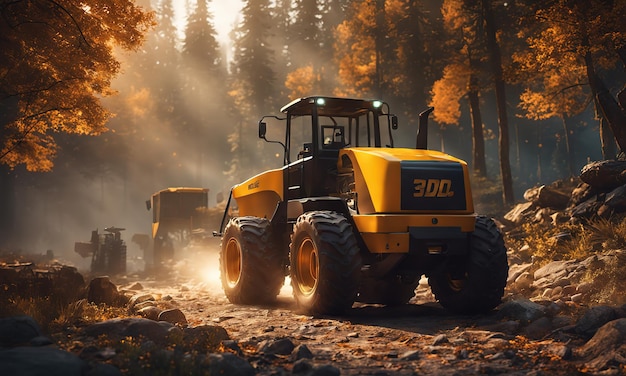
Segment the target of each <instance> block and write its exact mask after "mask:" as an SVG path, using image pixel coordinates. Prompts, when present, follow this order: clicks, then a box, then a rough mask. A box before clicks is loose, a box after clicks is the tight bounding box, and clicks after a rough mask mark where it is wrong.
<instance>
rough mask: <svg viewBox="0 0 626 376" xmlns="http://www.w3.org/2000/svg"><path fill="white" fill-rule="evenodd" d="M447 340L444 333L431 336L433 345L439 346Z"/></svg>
mask: <svg viewBox="0 0 626 376" xmlns="http://www.w3.org/2000/svg"><path fill="white" fill-rule="evenodd" d="M448 342H449V341H448V337H446V335H445V334H439V335H437V336H436V337H435V338H433V346H439V345H442V344H444V343H448Z"/></svg>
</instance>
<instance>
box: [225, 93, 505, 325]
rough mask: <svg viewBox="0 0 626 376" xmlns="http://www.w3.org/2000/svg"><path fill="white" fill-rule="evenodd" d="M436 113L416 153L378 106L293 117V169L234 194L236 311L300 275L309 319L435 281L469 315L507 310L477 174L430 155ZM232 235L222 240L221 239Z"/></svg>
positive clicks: (452, 305)
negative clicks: (478, 205)
mask: <svg viewBox="0 0 626 376" xmlns="http://www.w3.org/2000/svg"><path fill="white" fill-rule="evenodd" d="M431 111H432V109H429V110H427V111H425V112H423V113H422V114H420V125H419V132H418V135H417V142H416V149H410V148H394V140H393V137H392V131H393V130H395V129H397V127H398V120H397V117H396V116H395V115H392V114H390V113H389V106H388V105H387V104H386V103H384V102H381V101H377V100H362V99H350V98H330V97H317V96H314V97H307V98H301V99H298V100H295V101H293V102H291V103H289V104H288V105H286V106H285V107H283V108H282V110H281V112H282V113H284V114H285V117H282V118H281V117H276V116H266V117H264V118H262V119H261V121H260V122H259V137H260V138H262V139H265V140H266V141H268V140H267V139H266V131H267V124H266V122H265V120H266V119H268V118H270V119H275V120H272V121H277V120H278V121H281V122H284V123H285V125H284V126H285V130H286V132H285V138H284V141H274V140H271V141H269V142H275V143H278V144H281V146H282V147H283V149H284V166H283V167H282V168H279V169H275V170H269V171H266V172H263V173H261V174H259V175H256V176H254V177H252V178H250V179H248V180H246V181H244V182H242V183H241V184H238V185H236V186H234V187H233V188H232V190H231V194H230V198H229V200H228V204H227V208H226V212H228V206H229V205H230V203H231V201H232V200H233V199H234V200H235V201H236V204H237V206H238V210H239V212H238V213H239V214H238V215H239V216H238V217H235V218H231V219H230V220H229V222H228V224H227V225H226V226H225V228H224V222H225V219H226V218H227V215H226V212H225V213H224V217H223V218H224V219H223V220H222V225H221V227H220V232H218V233H217V234H218V235H221V236H222V247H221V253H220V269H221V278H222V285H223V288H224V291H225V293H226V296H227V297H228V299H229V300H230V301H231V302H233V303H243V304H256V303H263V302H267V301H270V300H272V299H275V297H276V296H277V294H278V292H279V290H280V288H281V286H282V285H283V283H284V278H285V275H287V274H289V275H290V277H291V284H292V288H293V294H294V297H295V299H296V301H297V303H298V305H299V307H300V308H301V309H302V310H304V311H307V312H312V313H322V314H332V313H341V312H342V311H344V310H346V309H347V308H349V307H351V306H352V304H353V303H354V301H361V302H365V303H381V304H404V303H406V302H408V301H409V299H410V298H411V297H413V296H414V292H415V288H416V286H417V284H418V282H419V279H420V277H421V276H422V275H424V274H425V275H426V276H427V277H428V279H429V284H430V286H431V288H432V290H433V293H434V294H435V296H436V298H437V300H438V301H439V302H440V303H441V304H442V305H443V306H444V307H445V308H447V309H449V310H451V311H455V312H460V313H477V312H486V311H489V310H491V309H493V308H494V307H496V306H497V305H498V304H499V303H500V300H501V297H502V295H503V292H504V287H505V284H506V279H507V274H508V263H507V256H506V248H505V245H504V241H503V238H502V235H501V234H500V232H499V230H498V228H497V226H496V224H495V223H494V221H493V220H491V219H488V218H485V217H481V216H477V215H476V214H475V213H474V206H473V201H472V194H471V191H470V181H469V174H468V168H467V164H466V163H465V162H464V161H462V160H459V159H457V158H454V157H452V156H450V155H447V154H444V153H441V152H438V151H431V150H427V147H426V146H427V145H426V143H427V142H426V140H427V119H428V114H429V113H430V112H431ZM222 229H223V232H222Z"/></svg>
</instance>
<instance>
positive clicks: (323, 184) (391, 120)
mask: <svg viewBox="0 0 626 376" xmlns="http://www.w3.org/2000/svg"><path fill="white" fill-rule="evenodd" d="M281 112H282V113H284V114H285V115H286V117H285V118H277V119H279V120H284V121H285V122H286V132H285V139H284V144H283V143H282V142H280V143H281V144H282V146H283V148H284V158H283V159H284V165H285V168H286V174H287V176H286V180H287V184H286V185H287V187H286V192H285V193H286V197H287V198H289V199H298V198H303V197H320V196H333V195H336V194H337V193H338V189H337V161H338V157H339V151H340V150H341V149H343V148H350V147H393V137H392V130H393V129H396V128H397V125H398V121H397V117H396V116H395V115H392V114H389V106H388V105H387V104H386V103H385V102H382V101H378V100H363V99H351V98H334V97H321V96H314V97H306V98H300V99H297V100H295V101H293V102H291V103H289V104H287V105H286V106H284V107H283V108H282V109H281ZM265 131H266V124H265V122H264V121H263V119H262V121H261V122H260V123H259V137H261V138H265Z"/></svg>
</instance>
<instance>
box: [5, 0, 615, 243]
mask: <svg viewBox="0 0 626 376" xmlns="http://www.w3.org/2000/svg"><path fill="white" fill-rule="evenodd" d="M212 1H217V0H197V1H193V0H189V1H185V7H186V9H187V17H186V19H185V20H184V24H183V25H179V24H178V23H177V22H176V15H175V10H176V9H180V8H179V7H180V4H176V1H173V0H153V1H150V0H138V1H130V0H86V1H83V2H81V3H80V4H81V5H77V4H76V3H74V2H72V1H69V0H55V1H53V0H15V1H9V0H1V1H0V124H1V125H2V127H1V128H0V249H15V250H19V249H25V250H28V251H36V252H42V251H45V250H46V249H53V250H55V251H60V252H70V251H71V248H72V246H73V243H74V242H75V241H80V240H83V241H86V240H88V238H89V234H90V231H91V230H94V229H96V228H100V229H102V228H104V227H106V226H113V225H114V226H118V227H125V228H126V229H127V230H128V232H127V233H126V234H125V236H124V237H125V238H127V239H129V238H130V236H129V235H130V234H133V233H138V232H143V233H149V231H150V221H151V213H150V212H147V211H146V207H145V200H147V199H148V198H149V197H150V195H151V194H152V193H153V192H156V191H158V190H160V189H164V188H167V187H172V186H197V187H206V188H209V189H210V190H211V191H210V201H209V204H210V205H215V204H216V197H217V194H218V192H223V193H224V194H227V192H228V190H229V189H230V187H231V186H232V185H233V184H236V183H238V182H240V181H241V180H243V179H245V178H247V177H249V176H251V175H252V174H255V173H258V172H260V171H263V170H265V169H267V168H276V167H279V166H280V165H281V163H282V155H281V150H280V149H278V148H277V147H276V145H272V144H266V143H264V142H262V141H259V140H258V138H257V121H258V119H259V118H260V117H261V116H262V115H266V114H277V113H278V110H279V109H280V108H281V107H282V106H283V105H284V104H286V103H288V102H289V101H291V100H293V99H295V98H298V97H301V96H306V95H312V94H320V95H333V96H354V97H366V98H378V99H383V100H385V101H386V102H388V103H389V104H390V106H391V110H392V112H393V113H395V114H397V115H398V116H399V119H400V129H399V130H398V131H397V133H396V135H395V138H396V140H397V146H406V147H413V146H414V140H415V134H416V130H417V115H418V113H419V112H421V111H422V110H424V109H426V108H427V107H428V106H434V107H435V111H434V114H433V118H432V119H431V120H432V124H431V129H432V130H431V132H430V140H429V145H430V146H431V148H433V149H438V150H443V151H445V152H447V153H450V154H452V155H455V156H457V157H460V158H462V159H465V160H467V161H468V163H469V165H470V168H471V170H472V172H473V181H474V184H475V185H476V184H479V185H484V186H488V187H491V188H493V189H496V190H497V191H498V192H500V193H499V196H501V197H502V203H501V205H498V207H499V208H500V209H501V211H502V212H504V211H505V210H506V209H507V208H510V206H511V205H512V204H513V203H514V202H515V200H516V199H519V198H521V195H522V193H523V192H524V190H525V189H527V188H529V187H531V186H534V185H536V184H542V183H549V182H552V181H554V180H556V179H561V178H567V177H570V176H574V175H577V174H578V173H579V171H580V168H581V167H582V166H583V165H584V164H586V163H587V162H588V161H589V160H600V159H610V158H615V157H616V156H617V154H618V151H619V150H620V149H623V147H621V146H624V145H626V142H624V137H625V136H624V132H625V131H626V115H624V111H623V108H622V107H620V103H624V102H626V98H624V96H622V95H621V93H622V92H621V90H622V88H623V87H624V84H625V83H626V74H625V71H624V63H625V61H626V43H625V42H626V25H625V24H624V23H623V19H624V17H625V16H626V0H613V1H610V0H602V1H601V0H591V1H587V0H585V1H582V0H546V1H531V0H517V1H516V0H512V1H496V0H456V1H455V0H437V1H433V0H428V1H427V0H276V1H269V0H247V1H243V2H242V5H243V6H242V9H241V11H240V14H239V17H238V18H237V20H236V22H235V23H234V24H233V27H232V30H231V32H230V34H229V40H228V41H227V42H226V43H225V42H224V41H223V40H221V39H218V37H217V32H216V28H215V25H214V19H215V18H216V17H221V16H222V15H220V14H212V12H211V11H210V9H211V3H212ZM176 5H178V6H179V7H175V6H176ZM621 98H623V99H624V100H623V101H620V99H621ZM283 131H284V130H283V129H270V132H271V133H270V134H271V135H272V136H270V137H273V138H274V139H280V138H281V137H282V134H283ZM475 199H476V200H478V201H480V200H481V197H476V198H475ZM484 214H496V213H484Z"/></svg>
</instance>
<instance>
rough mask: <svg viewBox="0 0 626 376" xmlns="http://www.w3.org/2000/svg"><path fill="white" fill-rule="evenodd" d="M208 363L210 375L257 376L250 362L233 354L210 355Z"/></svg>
mask: <svg viewBox="0 0 626 376" xmlns="http://www.w3.org/2000/svg"><path fill="white" fill-rule="evenodd" d="M207 361H208V367H207V368H208V369H207V371H208V374H209V375H229V376H254V375H255V374H256V372H255V370H254V367H252V365H250V363H248V361H246V360H245V359H243V358H240V357H239V356H237V355H235V354H232V353H228V352H226V353H222V354H209V355H208V356H207Z"/></svg>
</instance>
